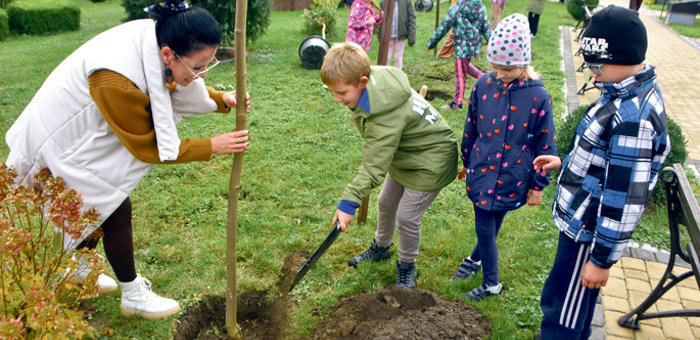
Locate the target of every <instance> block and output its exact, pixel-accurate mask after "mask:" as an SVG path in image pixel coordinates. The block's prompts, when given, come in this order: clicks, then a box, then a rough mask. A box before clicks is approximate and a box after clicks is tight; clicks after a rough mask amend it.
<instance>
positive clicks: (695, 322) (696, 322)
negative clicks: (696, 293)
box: [683, 301, 700, 339]
mask: <svg viewBox="0 0 700 340" xmlns="http://www.w3.org/2000/svg"><path fill="white" fill-rule="evenodd" d="M683 307H685V309H697V310H700V302H695V301H683ZM688 323H689V324H690V326H691V327H700V318H698V317H695V318H688ZM699 339H700V338H699Z"/></svg>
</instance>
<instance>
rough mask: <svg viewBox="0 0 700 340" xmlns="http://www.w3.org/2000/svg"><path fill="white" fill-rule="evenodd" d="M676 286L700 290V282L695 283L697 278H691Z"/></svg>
mask: <svg viewBox="0 0 700 340" xmlns="http://www.w3.org/2000/svg"><path fill="white" fill-rule="evenodd" d="M684 271H687V270H684ZM676 286H677V287H685V288H690V289H695V290H698V282H697V281H695V277H689V278H687V279H685V280H683V281H681V282H678V284H677V285H676Z"/></svg>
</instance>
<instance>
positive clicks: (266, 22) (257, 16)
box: [122, 0, 272, 46]
mask: <svg viewBox="0 0 700 340" xmlns="http://www.w3.org/2000/svg"><path fill="white" fill-rule="evenodd" d="M271 1H272V0H248V13H247V20H246V43H248V44H250V43H254V42H255V41H256V40H258V39H259V38H260V37H262V36H263V35H265V32H267V28H268V27H269V26H270V14H271V13H272V11H271V9H270V4H271ZM153 3H154V1H153V0H122V6H123V7H124V9H125V10H126V15H127V17H126V20H124V21H130V20H136V19H145V18H149V17H150V16H149V15H148V13H146V12H144V10H143V9H144V8H145V7H148V6H150V5H152V4H153ZM190 4H191V5H193V6H199V7H202V8H204V9H206V10H207V11H209V13H211V14H212V15H213V16H214V18H215V19H216V21H217V22H218V23H219V24H220V25H221V32H222V33H223V34H224V45H231V46H232V45H233V41H234V30H235V22H236V1H235V0H191V1H190Z"/></svg>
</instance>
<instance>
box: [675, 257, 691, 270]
mask: <svg viewBox="0 0 700 340" xmlns="http://www.w3.org/2000/svg"><path fill="white" fill-rule="evenodd" d="M675 264H676V266H680V267H683V268H688V269H692V268H693V267H692V266H691V265H690V264H689V263H688V262H685V261H683V259H682V258H681V257H680V256H678V255H676V263H675Z"/></svg>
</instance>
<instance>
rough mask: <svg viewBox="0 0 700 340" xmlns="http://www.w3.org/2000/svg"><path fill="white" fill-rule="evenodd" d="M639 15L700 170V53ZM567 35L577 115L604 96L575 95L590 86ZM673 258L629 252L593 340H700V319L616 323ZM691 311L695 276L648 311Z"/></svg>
mask: <svg viewBox="0 0 700 340" xmlns="http://www.w3.org/2000/svg"><path fill="white" fill-rule="evenodd" d="M608 4H615V5H619V6H624V7H627V5H628V2H627V1H624V0H601V5H608ZM640 14H641V18H642V21H643V22H644V24H645V25H646V28H647V34H648V39H649V47H648V49H647V60H646V62H647V63H649V64H652V65H654V66H656V68H657V74H658V83H659V86H660V87H661V92H662V94H663V97H664V101H665V105H666V112H667V114H668V115H669V116H670V117H671V118H672V119H673V120H675V121H676V122H677V123H678V125H680V126H681V128H682V129H683V132H684V134H685V135H686V138H687V139H688V142H687V145H686V148H687V149H688V152H689V155H688V158H689V163H691V164H695V165H700V69H698V68H697V66H696V65H700V50H698V49H696V47H694V46H693V45H691V44H690V43H689V42H688V41H687V40H684V39H683V38H682V37H680V36H679V35H677V34H676V33H674V32H673V31H671V30H670V29H668V28H667V27H666V26H665V25H663V24H662V23H661V22H660V21H659V20H658V19H656V16H657V15H658V14H656V13H654V12H652V11H649V10H646V6H644V8H643V9H642V10H640ZM562 33H563V34H562V42H563V46H564V50H563V53H564V59H565V68H566V74H567V80H568V81H567V82H568V84H567V98H568V99H569V102H570V105H569V110H572V109H575V108H576V106H577V105H588V104H590V103H592V102H593V101H595V100H596V99H597V98H598V97H599V96H600V91H598V90H597V89H592V90H589V91H586V92H585V93H584V95H576V91H578V90H579V89H580V88H581V87H582V86H583V84H584V83H585V74H584V73H582V72H575V70H576V69H578V68H579V66H580V65H581V63H582V62H583V59H582V57H581V56H575V55H574V54H575V53H576V51H577V50H578V48H579V43H578V42H576V41H574V40H575V39H576V36H577V35H578V33H579V31H572V29H570V28H568V27H565V28H564V29H563V32H562ZM585 72H586V73H587V72H588V71H587V70H586V71H585ZM574 80H575V81H574ZM637 246H638V245H637ZM645 248H648V247H645ZM668 258H669V255H668V253H667V252H658V251H654V250H645V249H641V248H638V247H634V245H632V246H630V247H628V250H626V253H625V254H624V255H623V258H622V259H621V260H620V261H619V262H618V263H617V264H616V265H615V266H614V267H612V268H611V270H610V279H609V281H608V284H607V286H606V287H604V288H603V289H602V290H601V298H600V299H599V305H598V306H597V307H596V313H595V317H594V319H593V326H594V327H593V329H594V331H593V334H592V335H591V339H596V340H599V339H606V340H618V339H638V340H641V339H644V340H649V339H652V340H656V339H679V340H680V339H683V340H687V339H700V317H686V318H683V317H670V318H659V319H651V320H644V321H642V322H641V329H640V330H638V331H633V330H631V329H628V328H624V327H620V326H619V325H618V323H617V320H618V318H619V317H620V316H622V315H625V314H627V313H629V312H630V311H631V310H632V309H634V308H636V307H637V306H638V305H639V304H640V303H641V302H642V301H644V299H645V298H646V297H647V296H648V295H649V293H651V291H652V289H654V288H655V287H656V285H657V283H658V282H659V280H660V278H661V277H662V275H663V274H664V272H665V270H666V263H668ZM676 263H677V264H676V267H675V269H674V271H673V272H674V274H676V275H678V274H680V273H683V272H687V271H688V270H691V269H688V268H690V266H689V265H688V264H687V263H681V264H680V265H679V264H678V262H676ZM691 308H700V290H699V289H698V285H697V283H696V281H695V279H694V277H690V278H688V279H686V280H684V281H682V282H681V283H679V284H678V285H676V286H675V287H673V288H672V289H671V290H669V291H668V292H667V293H666V294H665V295H664V296H663V297H662V298H661V299H660V300H659V301H658V302H657V303H656V304H655V305H654V306H653V307H652V308H651V309H650V310H649V312H656V311H666V310H674V309H691Z"/></svg>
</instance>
